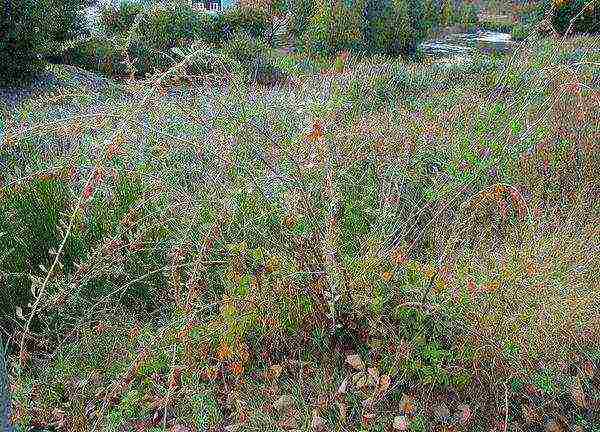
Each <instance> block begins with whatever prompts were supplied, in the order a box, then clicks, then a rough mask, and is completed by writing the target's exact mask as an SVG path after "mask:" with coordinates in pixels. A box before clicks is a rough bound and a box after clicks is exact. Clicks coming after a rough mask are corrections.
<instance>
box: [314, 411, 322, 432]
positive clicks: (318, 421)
mask: <svg viewBox="0 0 600 432" xmlns="http://www.w3.org/2000/svg"><path fill="white" fill-rule="evenodd" d="M311 427H312V428H313V429H314V430H316V431H322V430H324V429H325V420H323V418H321V417H319V416H318V415H317V412H316V411H313V416H312V421H311Z"/></svg>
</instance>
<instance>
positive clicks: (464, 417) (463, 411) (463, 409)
mask: <svg viewBox="0 0 600 432" xmlns="http://www.w3.org/2000/svg"><path fill="white" fill-rule="evenodd" d="M472 415H473V413H472V412H471V407H470V406H469V405H466V404H460V405H459V406H458V420H459V421H460V422H461V423H462V424H465V423H467V422H468V421H469V420H470V419H471V417H472Z"/></svg>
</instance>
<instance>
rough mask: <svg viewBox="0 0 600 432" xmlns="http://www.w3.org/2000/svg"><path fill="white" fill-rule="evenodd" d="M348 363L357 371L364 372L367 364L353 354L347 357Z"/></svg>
mask: <svg viewBox="0 0 600 432" xmlns="http://www.w3.org/2000/svg"><path fill="white" fill-rule="evenodd" d="M346 363H348V364H349V365H350V366H352V367H353V368H354V369H356V370H364V369H365V364H364V363H363V361H362V359H361V358H360V356H359V355H358V354H351V355H349V356H347V357H346Z"/></svg>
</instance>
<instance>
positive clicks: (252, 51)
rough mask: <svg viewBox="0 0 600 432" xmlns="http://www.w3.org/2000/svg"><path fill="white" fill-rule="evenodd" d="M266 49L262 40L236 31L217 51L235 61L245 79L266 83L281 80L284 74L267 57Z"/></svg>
mask: <svg viewBox="0 0 600 432" xmlns="http://www.w3.org/2000/svg"><path fill="white" fill-rule="evenodd" d="M268 50H269V48H268V46H267V44H266V43H265V42H264V41H261V40H258V39H255V38H253V37H251V36H249V35H247V34H245V33H237V34H235V35H234V36H233V37H232V38H231V39H229V40H228V41H227V42H225V43H224V44H223V46H222V47H221V48H220V50H219V52H220V53H222V54H224V55H225V56H226V57H227V58H228V59H230V60H233V61H234V62H235V63H237V64H238V65H239V66H240V68H241V72H242V73H243V74H244V75H245V76H246V77H247V79H249V80H250V81H253V82H259V83H264V84H267V83H274V82H277V81H281V80H282V79H283V78H284V76H285V74H284V72H283V70H282V69H281V68H279V67H278V66H277V65H276V64H275V63H274V61H273V60H272V59H271V58H270V57H269V55H268Z"/></svg>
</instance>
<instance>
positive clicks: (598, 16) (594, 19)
mask: <svg viewBox="0 0 600 432" xmlns="http://www.w3.org/2000/svg"><path fill="white" fill-rule="evenodd" d="M549 13H551V16H550V18H551V24H552V27H553V28H554V30H555V31H557V32H558V33H561V34H562V33H565V32H566V31H567V29H568V28H569V26H570V24H571V21H572V20H574V21H573V26H572V28H571V32H572V33H597V32H600V6H598V4H597V3H596V2H590V1H586V0H556V1H553V0H543V1H539V2H532V3H531V4H527V5H526V6H524V7H522V8H521V9H520V10H519V12H518V15H519V18H520V20H521V22H522V23H523V24H526V25H530V26H532V27H533V26H535V25H537V24H539V23H540V22H541V21H542V20H543V19H544V18H546V16H547V15H548V14H549ZM576 17H577V19H575V18H576ZM547 30H548V29H543V31H547Z"/></svg>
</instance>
